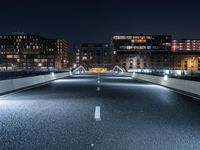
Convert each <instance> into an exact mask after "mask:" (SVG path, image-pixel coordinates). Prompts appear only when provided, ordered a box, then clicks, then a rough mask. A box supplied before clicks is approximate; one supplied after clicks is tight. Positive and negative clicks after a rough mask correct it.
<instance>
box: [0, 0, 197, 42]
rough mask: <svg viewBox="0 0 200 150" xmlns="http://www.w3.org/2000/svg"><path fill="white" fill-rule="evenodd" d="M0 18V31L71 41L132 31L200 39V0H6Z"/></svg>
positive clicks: (101, 39)
mask: <svg viewBox="0 0 200 150" xmlns="http://www.w3.org/2000/svg"><path fill="white" fill-rule="evenodd" d="M0 18H1V21H0V33H11V32H13V31H21V32H22V31H24V32H28V33H36V34H40V35H43V36H45V37H51V38H53V37H63V38H65V39H67V40H68V41H69V42H70V45H72V44H74V43H81V42H107V41H109V40H110V37H111V36H112V35H115V34H131V33H151V34H172V35H173V36H174V37H176V38H186V37H188V38H200V2H198V0H196V1H195V0H187V1H185V2H184V0H182V1H181V0H177V1H175V0H137V1H135V0H54V1H53V0H3V1H1V5H0Z"/></svg>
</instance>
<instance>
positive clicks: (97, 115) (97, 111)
mask: <svg viewBox="0 0 200 150" xmlns="http://www.w3.org/2000/svg"><path fill="white" fill-rule="evenodd" d="M94 119H95V120H96V121H101V107H100V106H96V107H95V113H94Z"/></svg>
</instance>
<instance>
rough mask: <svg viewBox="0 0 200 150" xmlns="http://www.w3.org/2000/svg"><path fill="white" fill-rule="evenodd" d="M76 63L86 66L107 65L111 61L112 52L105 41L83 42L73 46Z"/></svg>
mask: <svg viewBox="0 0 200 150" xmlns="http://www.w3.org/2000/svg"><path fill="white" fill-rule="evenodd" d="M75 49H76V50H75V52H76V54H75V57H76V64H77V65H78V66H79V65H83V66H85V67H88V68H92V67H108V66H110V63H111V62H112V52H111V49H110V45H109V44H107V43H85V44H81V46H80V47H76V48H75Z"/></svg>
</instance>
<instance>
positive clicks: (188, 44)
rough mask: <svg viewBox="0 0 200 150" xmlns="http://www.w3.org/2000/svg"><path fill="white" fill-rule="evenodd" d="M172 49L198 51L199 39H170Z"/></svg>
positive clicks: (199, 49) (199, 48) (199, 46)
mask: <svg viewBox="0 0 200 150" xmlns="http://www.w3.org/2000/svg"><path fill="white" fill-rule="evenodd" d="M172 51H200V39H180V40H172Z"/></svg>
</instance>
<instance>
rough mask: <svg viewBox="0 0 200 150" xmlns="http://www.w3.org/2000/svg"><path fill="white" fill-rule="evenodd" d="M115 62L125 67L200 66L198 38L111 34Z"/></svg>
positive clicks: (188, 67)
mask: <svg viewBox="0 0 200 150" xmlns="http://www.w3.org/2000/svg"><path fill="white" fill-rule="evenodd" d="M112 47H113V54H114V63H115V64H117V65H120V66H121V67H123V68H125V69H126V70H131V69H176V70H194V71H195V70H200V40H197V39H196V40H194V39H182V40H172V37H171V36H170V35H143V34H141V35H131V36H127V35H125V36H114V37H113V38H112Z"/></svg>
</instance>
